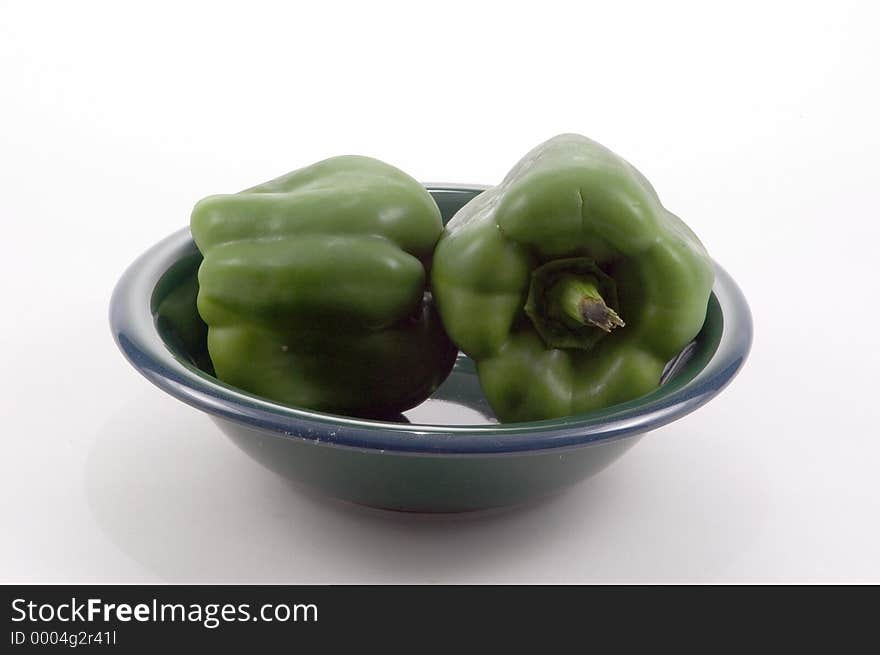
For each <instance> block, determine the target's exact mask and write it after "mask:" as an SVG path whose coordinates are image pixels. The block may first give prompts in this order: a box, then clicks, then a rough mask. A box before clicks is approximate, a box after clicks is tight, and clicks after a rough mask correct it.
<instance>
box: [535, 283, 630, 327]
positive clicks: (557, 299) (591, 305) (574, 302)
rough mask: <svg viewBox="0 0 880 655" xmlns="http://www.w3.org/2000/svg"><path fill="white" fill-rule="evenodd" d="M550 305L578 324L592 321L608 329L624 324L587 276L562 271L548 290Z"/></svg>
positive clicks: (596, 325)
mask: <svg viewBox="0 0 880 655" xmlns="http://www.w3.org/2000/svg"><path fill="white" fill-rule="evenodd" d="M550 300H551V306H555V308H556V309H557V311H558V312H559V313H560V314H561V315H563V316H566V317H568V318H570V319H572V320H573V321H576V322H577V323H580V324H581V325H592V326H594V327H597V328H599V329H600V330H603V331H604V332H611V331H612V330H614V329H615V328H619V327H623V326H624V325H626V324H625V323H624V322H623V320H622V319H621V318H620V316H618V315H617V312H615V311H614V310H613V309H612V308H611V307H609V306H608V305H606V304H605V300H604V299H603V298H602V295H601V294H600V293H599V289H598V287H597V284H596V280H595V279H594V278H591V277H589V276H579V275H565V276H563V277H562V278H560V279H559V281H558V282H556V284H554V285H553V288H552V289H551V291H550Z"/></svg>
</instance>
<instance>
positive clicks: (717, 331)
mask: <svg viewBox="0 0 880 655" xmlns="http://www.w3.org/2000/svg"><path fill="white" fill-rule="evenodd" d="M479 193H480V190H477V189H473V188H469V189H456V188H442V189H431V195H432V196H434V199H435V200H436V201H437V204H438V206H439V207H440V211H441V213H442V215H443V221H444V223H445V222H446V221H448V220H449V219H450V218H452V216H453V215H454V214H455V212H456V211H458V209H459V208H461V207H462V206H463V205H464V204H465V203H467V202H468V201H469V200H471V199H472V198H474V197H476V196H477V195H478V194H479ZM201 261H202V256H201V254H200V253H199V251H198V250H197V249H196V247H195V244H190V247H189V248H188V249H187V250H186V252H184V253H183V254H182V256H181V257H180V258H179V259H177V260H176V261H175V262H174V263H173V264H172V265H171V266H170V267H169V268H168V269H167V270H166V271H165V273H164V274H163V275H162V276H161V277H160V278H159V280H158V282H157V284H156V286H155V287H154V289H153V293H152V297H151V311H152V314H153V318H154V321H155V324H156V329H157V331H158V334H159V336H160V338H161V339H162V341H163V343H164V345H165V347H166V348H167V349H168V350H169V351H170V352H171V353H172V354H173V355H174V357H175V358H176V359H177V360H178V361H180V362H181V363H183V364H184V365H185V366H187V368H189V369H190V370H192V371H193V372H195V373H196V374H198V375H199V376H201V377H206V378H209V379H211V380H213V381H217V380H216V378H215V377H214V369H213V367H212V365H211V359H210V357H209V355H208V350H207V332H208V327H207V325H206V324H205V323H204V321H202V319H201V317H200V316H199V313H198V310H197V309H196V297H197V295H198V290H199V287H198V277H197V273H198V268H199V264H200V263H201ZM722 332H723V316H722V312H721V307H720V305H719V302H718V299H717V298H716V297H715V294H714V293H713V294H712V295H711V297H710V298H709V305H708V309H707V313H706V321H705V323H704V324H703V329H702V330H701V331H700V333H699V334H698V335H697V337H696V339H695V340H694V341H693V342H692V343H690V344H688V346H687V347H685V348H684V350H682V352H681V353H680V354H679V355H678V356H677V357H675V358H674V359H673V360H672V361H670V362H669V363H668V364H667V366H666V369H665V371H664V373H663V378H662V380H661V386H660V387H659V388H658V389H657V390H656V391H654V392H652V393H651V394H648V395H647V396H644V397H642V398H639V399H636V400H633V401H629V402H628V403H624V404H623V405H618V406H617V407H615V408H608V410H603V412H602V413H605V412H606V411H608V412H612V411H615V410H619V409H622V408H623V407H625V406H627V405H638V404H641V403H644V402H648V401H651V400H655V399H656V398H657V397H659V396H664V395H667V394H671V393H673V392H674V391H676V390H677V389H680V388H681V387H682V386H684V385H685V384H687V383H688V382H690V381H691V380H693V379H694V377H695V376H696V375H697V374H698V373H699V372H700V371H701V370H702V369H703V368H704V367H705V366H706V364H707V363H708V362H709V360H710V359H711V358H712V356H713V355H714V353H715V351H716V350H717V349H718V345H719V343H720V340H721V335H722ZM397 420H398V421H399V422H401V423H410V424H423V425H433V426H437V425H474V426H477V425H490V424H495V423H497V422H498V421H497V419H496V418H495V416H494V414H493V413H492V409H491V408H490V407H489V404H488V402H487V401H486V398H485V396H484V395H483V392H482V390H481V389H480V382H479V378H478V377H477V371H476V367H475V365H474V362H473V361H472V360H471V359H470V358H468V357H467V356H466V355H463V354H459V356H458V359H457V361H456V363H455V367H454V368H453V370H452V373H450V375H449V377H448V378H447V379H446V381H445V382H444V383H443V384H442V385H441V386H440V387H439V388H438V389H437V390H436V391H435V392H434V394H433V395H431V397H430V398H428V399H427V400H426V401H424V402H423V403H422V404H420V405H418V406H417V407H414V408H413V409H411V410H409V411H407V412H405V413H404V415H402V416H399V417H398V418H397Z"/></svg>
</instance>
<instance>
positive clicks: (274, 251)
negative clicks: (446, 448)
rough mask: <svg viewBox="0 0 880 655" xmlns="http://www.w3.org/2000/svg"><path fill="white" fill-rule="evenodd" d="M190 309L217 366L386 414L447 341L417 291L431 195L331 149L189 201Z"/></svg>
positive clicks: (280, 389)
mask: <svg viewBox="0 0 880 655" xmlns="http://www.w3.org/2000/svg"><path fill="white" fill-rule="evenodd" d="M190 226H191V230H192V234H193V238H194V239H195V242H196V245H197V246H198V248H199V250H200V251H201V252H202V254H203V255H204V260H203V262H202V264H201V266H200V268H199V276H198V277H199V294H198V310H199V313H200V314H201V316H202V318H203V319H204V320H205V322H206V323H207V324H208V352H209V353H210V356H211V361H212V362H213V364H214V369H215V370H216V373H217V376H218V377H219V378H220V379H221V380H223V381H225V382H227V383H229V384H231V385H234V386H236V387H240V388H241V389H245V390H247V391H249V392H252V393H254V394H258V395H260V396H264V397H266V398H270V399H272V400H276V401H279V402H282V403H285V404H289V405H293V406H298V407H306V408H310V409H315V410H321V411H326V412H335V413H343V414H353V415H360V416H380V417H381V416H391V415H394V414H397V413H399V412H401V411H403V410H406V409H409V408H411V407H414V406H415V405H417V404H419V403H420V402H421V401H423V400H424V399H425V398H427V396H428V395H430V393H431V392H432V391H433V390H434V389H435V388H436V387H437V386H438V385H439V384H440V382H442V381H443V379H444V378H445V377H446V375H447V374H448V373H449V371H450V369H451V367H452V364H453V363H454V360H455V355H456V352H457V349H456V347H455V345H454V344H453V343H452V342H451V341H450V340H449V338H448V337H447V336H446V334H445V332H444V331H443V328H442V325H441V323H440V320H439V317H438V315H437V313H436V310H435V308H434V305H433V302H432V301H431V299H430V294H429V293H427V279H428V276H427V269H428V265H429V262H430V260H431V255H432V252H433V249H434V245H435V244H436V242H437V239H438V238H439V236H440V233H441V232H442V230H443V223H442V220H441V217H440V211H439V209H438V208H437V205H436V204H435V202H434V200H433V199H432V198H431V196H430V194H428V192H427V191H426V190H425V188H424V187H422V186H421V185H420V184H419V183H418V182H416V181H415V180H414V179H412V178H411V177H409V176H408V175H406V174H405V173H403V172H402V171H400V170H398V169H396V168H394V167H393V166H390V165H388V164H385V163H383V162H380V161H377V160H375V159H370V158H367V157H356V156H345V157H334V158H331V159H327V160H325V161H321V162H318V163H316V164H314V165H312V166H309V167H307V168H303V169H300V170H297V171H294V172H292V173H289V174H288V175H285V176H283V177H280V178H278V179H275V180H272V181H270V182H267V183H265V184H261V185H259V186H256V187H254V188H252V189H248V190H246V191H243V192H241V193H237V194H232V195H216V196H209V197H208V198H205V199H203V200H201V201H200V202H199V203H198V204H197V205H196V206H195V208H194V210H193V213H192V218H191V222H190Z"/></svg>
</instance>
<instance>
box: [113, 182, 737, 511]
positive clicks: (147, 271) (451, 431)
mask: <svg viewBox="0 0 880 655" xmlns="http://www.w3.org/2000/svg"><path fill="white" fill-rule="evenodd" d="M428 189H429V190H430V192H431V194H432V195H433V196H434V198H435V199H436V201H437V203H438V205H439V206H440V209H441V211H442V213H443V217H444V220H448V219H449V218H451V217H452V215H453V214H454V213H455V212H456V211H457V210H458V209H459V208H460V207H461V206H462V205H464V204H465V203H466V202H468V201H469V200H471V199H472V198H473V197H475V196H476V195H478V194H479V193H480V192H481V191H482V190H483V189H482V188H479V187H462V186H456V185H429V186H428ZM200 262H201V255H200V254H199V252H198V250H197V249H196V247H195V245H194V244H193V241H192V238H191V236H190V234H189V230H187V229H184V230H181V231H180V232H177V233H175V234H173V235H171V236H170V237H168V238H167V239H165V240H163V241H161V242H160V243H158V244H157V245H155V246H154V247H152V248H151V249H150V250H148V251H147V252H146V253H144V254H143V255H142V256H141V257H140V258H139V259H138V260H137V261H135V262H134V263H133V264H132V265H131V267H130V268H129V269H128V270H127V271H126V272H125V274H124V275H123V277H122V279H121V280H120V281H119V283H118V284H117V286H116V289H115V291H114V293H113V298H112V300H111V304H110V323H111V328H112V330H113V335H114V337H115V339H116V342H117V344H118V345H119V347H120V349H121V350H122V352H123V353H124V354H125V356H126V357H127V358H128V360H129V361H130V362H131V363H132V365H133V366H134V367H135V368H136V369H137V370H138V371H140V372H141V373H142V374H143V375H144V376H146V377H147V378H148V379H149V380H150V381H152V382H153V383H154V384H156V385H157V386H158V387H160V388H161V389H163V390H165V391H167V392H168V393H169V394H170V395H172V396H174V397H175V398H177V399H179V400H182V401H183V402H185V403H187V404H189V405H191V406H193V407H195V408H197V409H200V410H202V411H204V412H206V413H207V414H208V415H209V416H210V417H211V418H212V419H213V420H214V421H215V422H216V423H217V425H218V426H219V427H220V429H221V430H222V431H223V432H224V433H225V434H226V435H227V436H228V437H229V438H230V439H232V441H233V442H234V443H235V444H236V445H238V446H239V447H240V448H241V449H242V450H243V451H244V452H246V453H247V454H248V455H250V456H251V457H252V458H254V459H255V460H257V461H258V462H260V463H261V464H263V465H264V466H266V467H267V468H269V469H271V470H272V471H275V472H277V473H279V474H281V475H284V476H286V477H289V478H291V479H293V480H296V481H298V482H300V483H302V484H305V485H307V486H309V487H312V488H314V489H317V490H320V491H322V492H324V493H326V494H329V495H331V496H335V497H336V498H340V499H343V500H347V501H351V502H354V503H360V504H364V505H370V506H374V507H382V508H387V509H395V510H407V511H416V512H459V511H467V510H477V509H486V508H491V507H501V506H505V505H514V504H519V503H524V502H527V501H531V500H534V499H537V498H541V497H545V496H549V495H552V494H556V493H558V492H560V491H562V490H563V489H565V488H567V487H569V486H570V485H572V484H575V483H576V482H579V481H581V480H584V479H586V478H588V477H590V476H591V475H594V474H595V473H598V472H599V471H601V470H602V469H604V468H605V467H606V466H608V465H609V464H610V463H611V462H613V461H614V460H616V459H617V458H618V457H620V456H621V455H622V454H623V453H624V452H626V451H627V450H629V449H630V448H631V447H632V446H633V445H635V443H636V442H637V441H638V440H639V438H641V436H642V435H643V434H644V433H646V432H648V431H649V430H652V429H654V428H657V427H660V426H662V425H665V424H667V423H669V422H671V421H674V420H675V419H678V418H681V417H682V416H684V415H685V414H688V413H690V412H692V411H693V410H695V409H697V408H698V407H700V406H701V405H702V404H704V403H705V402H707V401H708V400H709V399H711V398H712V397H713V396H715V395H716V394H718V392H719V391H721V389H723V388H724V387H725V386H726V385H727V383H728V382H730V380H731V379H732V378H733V377H734V376H735V375H736V373H737V372H738V371H739V369H740V367H741V366H742V365H743V362H744V361H745V359H746V356H747V355H748V351H749V347H750V345H751V340H752V322H751V317H750V314H749V309H748V305H747V304H746V301H745V298H744V297H743V295H742V293H741V292H740V290H739V288H738V287H737V286H736V284H735V283H734V281H733V280H732V279H731V278H730V276H729V275H728V274H727V273H726V272H725V271H724V270H723V269H721V268H720V267H716V282H715V287H714V289H713V294H712V297H711V298H710V301H709V307H708V312H707V314H706V322H705V325H704V327H703V330H702V331H701V332H700V334H699V335H698V336H697V338H696V339H695V341H694V342H693V343H691V344H690V345H689V346H688V347H687V348H685V350H684V351H682V353H681V354H680V355H679V356H678V357H677V358H675V360H673V361H672V362H670V363H669V365H668V366H667V368H666V371H665V373H664V376H663V381H662V385H661V386H660V387H659V388H658V389H657V390H656V391H654V392H653V393H651V394H649V395H647V396H644V397H642V398H639V399H637V400H634V401H631V402H628V403H624V404H621V405H617V406H614V407H610V408H608V409H606V410H603V411H601V412H596V413H591V414H584V415H577V416H569V417H565V418H561V419H554V420H550V421H537V422H531V423H509V424H504V425H500V424H498V423H497V421H496V420H495V419H494V417H493V415H492V411H491V409H490V408H489V406H488V404H487V402H486V399H485V398H484V396H483V394H482V392H481V391H480V384H479V380H478V378H477V375H476V371H475V368H474V365H473V362H472V361H471V360H470V359H468V358H467V357H465V356H464V355H460V356H459V357H458V360H457V362H456V365H455V368H454V370H453V372H452V373H451V374H450V376H449V378H448V379H447V380H446V382H444V384H443V385H442V386H441V387H440V388H439V389H438V390H437V392H436V393H434V395H433V396H431V398H429V399H428V400H427V401H425V402H424V403H423V404H422V405H420V406H419V407H416V408H415V409H413V410H411V411H409V412H406V414H405V415H404V416H401V417H400V419H399V421H397V422H392V421H368V420H362V419H356V418H349V417H345V416H335V415H330V414H323V413H319V412H313V411H309V410H306V409H295V408H292V407H285V406H283V405H279V404H277V403H274V402H272V401H269V400H266V399H263V398H260V397H257V396H254V395H251V394H249V393H246V392H244V391H241V390H239V389H236V388H233V387H230V386H229V385H226V384H224V383H223V382H221V381H219V380H218V379H217V378H215V377H214V376H213V370H212V368H211V361H210V358H209V357H208V353H207V350H206V345H205V336H206V331H207V328H206V326H205V324H204V323H203V322H202V321H201V319H200V318H199V315H198V313H197V311H196V305H195V299H196V294H197V292H198V281H197V278H196V272H197V270H198V266H199V263H200ZM181 437H182V438H185V437H186V435H181ZM198 465H199V462H192V466H194V467H195V466H198Z"/></svg>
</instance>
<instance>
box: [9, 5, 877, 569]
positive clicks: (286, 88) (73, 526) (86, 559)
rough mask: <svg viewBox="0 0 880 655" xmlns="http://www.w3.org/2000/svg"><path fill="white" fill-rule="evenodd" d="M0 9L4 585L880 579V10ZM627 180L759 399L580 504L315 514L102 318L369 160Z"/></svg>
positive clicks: (432, 173) (642, 455)
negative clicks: (580, 150) (581, 160)
mask: <svg viewBox="0 0 880 655" xmlns="http://www.w3.org/2000/svg"><path fill="white" fill-rule="evenodd" d="M297 4H298V3H291V2H288V3H283V4H282V3H279V4H277V5H263V4H260V3H255V2H247V3H239V5H238V6H237V7H231V6H226V5H221V4H218V3H206V4H204V5H201V6H199V5H193V4H190V3H179V2H175V3H170V4H168V5H163V4H161V3H155V2H151V3H144V4H143V5H142V7H141V8H140V9H134V8H133V5H132V4H131V3H107V4H94V3H89V2H76V3H60V2H59V3H57V4H55V5H51V4H45V3H25V2H0V221H2V230H0V244H2V252H0V299H2V300H0V307H2V310H0V312H2V322H0V365H2V367H0V368H2V370H0V419H2V420H0V433H2V437H0V524H2V526H3V527H2V529H0V581H2V582H16V581H22V582H50V581H51V582H77V581H80V582H84V581H88V582H160V581H169V582H226V581H235V582H245V581H246V582H292V583H309V582H317V583H327V582H340V583H341V582H777V581H790V582H819V581H829V582H831V581H833V582H880V557H878V553H880V526H878V517H880V476H878V471H880V429H878V424H880V399H878V397H877V393H878V391H880V385H878V382H877V380H878V374H877V371H878V369H880V347H878V339H877V329H878V325H880V310H878V291H880V288H878V286H880V285H878V282H877V280H878V259H880V257H878V254H880V253H878V237H880V229H878V219H880V216H878V200H880V198H878V195H880V194H878V188H880V184H878V183H880V166H878V161H880V129H878V120H880V102H878V90H877V89H878V62H880V46H878V38H877V26H878V23H880V16H878V12H877V10H876V9H875V7H876V4H875V3H870V2H865V3H862V4H858V3H852V2H825V3H819V4H815V5H813V4H810V3H803V2H798V3H791V4H781V3H771V2H760V3H757V4H755V5H750V4H748V3H741V2H740V3H724V4H723V5H720V3H719V6H714V3H694V4H681V3H677V2H669V1H665V2H658V3H644V4H642V3H627V2H619V3H616V2H615V3H612V2H601V3H595V4H594V3H584V2H571V3H556V2H550V1H548V0H542V1H541V2H529V3H513V2H510V3H504V6H503V7H502V6H492V7H490V6H488V5H484V4H481V3H478V2H466V3H457V2H443V3H439V2H438V3H434V4H433V5H430V6H429V5H427V4H425V3H417V2H407V3H397V4H394V3H387V2H384V3H383V2H377V1H375V0H374V1H371V2H358V3H338V2H329V1H323V2H308V3H300V4H299V6H296V5H297ZM564 131H574V132H581V133H583V134H586V135H588V136H590V137H592V138H594V139H596V140H598V141H600V142H602V143H603V144H605V145H607V146H608V147H610V148H612V149H613V150H615V151H616V152H618V153H620V154H621V155H623V156H624V157H626V158H627V159H629V160H630V161H631V162H633V163H634V164H635V165H636V166H637V167H639V168H640V169H641V170H642V172H643V173H645V175H646V176H647V177H648V178H649V179H650V180H651V181H652V182H653V183H654V186H655V187H656V188H657V189H658V190H659V192H660V194H661V197H662V198H663V200H664V202H665V204H666V205H667V206H668V207H670V208H671V209H672V210H673V211H675V212H676V213H678V214H679V215H681V216H682V217H684V218H685V220H686V221H687V222H688V223H689V224H690V225H691V226H692V227H693V228H694V230H695V231H696V232H697V233H698V234H699V235H700V236H701V238H702V239H703V241H704V242H705V244H706V245H707V247H708V249H709V250H710V252H711V253H712V254H713V255H714V256H715V258H716V259H717V260H718V261H719V262H721V263H722V265H723V266H725V267H726V268H727V269H728V270H729V271H730V272H731V273H732V274H733V276H734V277H735V278H736V279H737V280H738V281H739V283H740V284H741V286H742V288H743V290H744V291H745V293H746V296H747V297H748V298H749V301H750V303H751V306H752V310H753V314H754V317H755V328H756V340H755V344H754V349H753V351H752V356H751V359H750V360H749V362H748V364H747V365H746V367H745V369H744V370H743V372H742V373H741V375H740V376H739V377H738V378H737V379H736V380H735V381H734V383H733V384H732V386H731V387H730V388H729V389H728V390H727V391H726V392H724V393H723V394H722V395H721V396H719V397H718V398H717V399H715V400H714V401H713V402H711V403H710V404H709V405H707V406H705V407H704V408H702V409H700V410H699V411H698V412H696V413H695V414H693V415H691V416H688V417H687V418H685V419H683V420H681V421H679V422H677V423H674V424H672V425H670V426H667V427H665V428H663V429H661V430H658V431H656V432H655V433H652V434H651V435H649V436H648V437H647V438H645V439H644V440H643V441H642V442H641V443H640V444H639V445H638V446H637V447H636V448H635V449H634V450H632V451H631V452H630V453H629V454H628V455H626V456H625V457H624V458H623V459H622V460H621V461H619V462H618V463H617V464H615V465H614V466H613V467H612V468H610V469H608V470H607V471H605V472H604V473H602V474H601V475H599V476H597V477H595V478H593V479H592V480H590V481H588V482H586V483H584V484H582V485H580V486H579V487H576V488H575V489H573V490H572V491H571V492H569V493H567V494H565V495H563V496H561V497H559V498H556V499H554V500H551V501H548V502H544V503H540V504H537V505H533V506H530V507H526V508H520V509H516V510H512V511H507V512H495V513H490V514H488V515H485V514H483V515H474V516H460V517H424V516H412V515H398V514H393V513H386V512H380V511H372V510H366V509H361V508H357V507H354V506H349V505H345V504H342V503H338V502H335V501H331V500H327V499H324V498H320V497H317V496H312V495H307V494H304V493H303V492H301V491H298V490H296V489H294V488H293V487H292V486H290V485H289V484H288V483H287V482H285V481H284V480H283V479H281V478H279V477H276V476H274V475H273V474H271V473H269V472H266V471H264V470H262V469H261V468H259V467H258V466H257V465H256V464H254V463H252V462H251V461H250V460H249V459H248V458H247V457H245V456H244V455H243V454H241V453H240V452H238V451H237V450H236V449H235V448H234V447H233V446H232V445H231V444H230V443H229V442H227V441H226V440H225V438H224V437H222V436H221V434H220V433H219V432H218V430H217V429H216V428H215V427H214V425H213V424H212V423H210V422H209V420H208V419H207V417H205V416H203V415H201V414H199V413H198V412H196V411H194V410H192V409H190V408H188V407H186V406H184V405H182V404H181V403H179V402H177V401H175V400H173V399H171V398H170V397H168V396H166V395H165V394H163V393H162V392H160V391H158V390H157V389H155V388H153V387H152V386H151V385H150V384H149V383H148V382H146V381H145V380H144V379H142V378H141V377H140V376H139V375H138V374H137V373H136V372H135V371H134V370H133V369H132V368H131V367H130V366H129V365H128V364H127V363H126V362H125V361H124V360H123V358H122V356H121V355H120V353H119V352H118V351H117V350H116V347H115V346H114V344H113V342H112V340H111V337H110V331H109V329H108V325H107V319H106V311H107V304H108V300H109V297H110V292H111V290H112V288H113V285H114V283H115V281H116V279H117V278H118V277H119V275H120V274H121V273H122V271H123V270H124V269H125V267H126V266H127V265H128V264H129V263H130V262H131V261H132V260H133V259H134V258H135V257H136V256H137V255H138V254H139V253H140V252H142V251H143V250H145V249H146V248H147V247H149V246H150V245H152V244H153V243H155V242H156V241H158V240H159V239H160V238H162V237H164V236H165V235H167V234H169V233H170V232H172V231H174V230H177V229H178V228H180V227H182V226H184V225H185V224H186V223H187V220H188V214H189V210H190V209H191V207H192V205H193V203H194V202H195V201H196V200H197V199H198V198H200V197H201V196H204V195H207V194H211V193H217V192H230V191H236V190H238V189H241V188H243V187H246V186H250V185H252V184H255V183H258V182H261V181H263V180H265V179H268V178H270V177H273V176H276V175H278V174H281V173H284V172H286V171H288V170H291V169H293V168H298V167H300V166H303V165H306V164H309V163H311V162H313V161H315V160H318V159H321V158H324V157H327V156H331V155H335V154H343V153H358V154H365V155H372V156H375V157H379V158H381V159H383V160H386V161H388V162H390V163H393V164H395V165H397V166H399V167H401V168H403V169H404V170H406V171H408V172H409V173H410V174H412V175H413V176H415V177H417V178H418V179H421V180H431V181H456V182H478V183H493V182H496V181H498V180H499V179H500V178H501V176H502V175H503V174H504V173H505V172H506V170H507V169H508V168H509V167H510V166H511V165H512V164H513V163H514V162H515V161H516V160H517V159H518V158H519V157H520V156H521V155H522V154H524V153H525V152H526V151H527V150H528V149H529V148H531V147H532V146H534V145H536V144H537V143H539V142H541V141H543V140H545V139H547V138H549V137H550V136H552V135H554V134H556V133H559V132H564Z"/></svg>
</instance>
